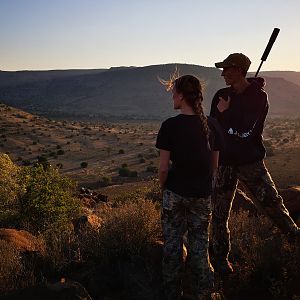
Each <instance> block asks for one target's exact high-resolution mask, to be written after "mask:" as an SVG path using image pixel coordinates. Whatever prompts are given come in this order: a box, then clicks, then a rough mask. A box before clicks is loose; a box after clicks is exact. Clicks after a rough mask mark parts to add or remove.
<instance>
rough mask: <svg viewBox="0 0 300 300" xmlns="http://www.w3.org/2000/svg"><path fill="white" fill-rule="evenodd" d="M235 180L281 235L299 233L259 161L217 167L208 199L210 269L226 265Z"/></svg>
mask: <svg viewBox="0 0 300 300" xmlns="http://www.w3.org/2000/svg"><path fill="white" fill-rule="evenodd" d="M238 180H240V181H241V183H242V185H243V187H245V188H246V189H247V190H248V192H250V194H251V196H252V197H251V199H252V201H253V203H254V205H255V206H256V208H257V209H258V210H260V211H261V212H262V213H264V214H265V215H266V216H268V217H269V218H270V219H271V221H273V223H274V224H275V225H277V227H278V228H279V229H280V230H281V231H282V232H283V233H288V234H291V235H296V234H299V228H298V227H297V225H296V224H295V223H294V221H293V220H292V218H291V217H290V216H289V212H288V210H287V209H286V207H285V206H284V204H283V200H282V197H281V196H280V195H279V194H278V191H277V189H276V187H275V184H274V182H273V180H272V178H271V176H270V174H269V172H268V170H267V168H266V167H265V164H264V162H263V161H259V162H256V163H253V164H247V165H243V166H220V167H219V169H218V174H217V178H216V183H215V189H214V193H213V196H212V210H213V213H212V241H213V251H214V267H215V268H216V269H218V267H220V266H221V265H222V264H224V263H225V264H226V263H227V259H228V254H229V251H230V231H229V228H228V219H229V216H230V210H231V205H232V200H233V198H234V195H235V191H236V187H237V183H238Z"/></svg>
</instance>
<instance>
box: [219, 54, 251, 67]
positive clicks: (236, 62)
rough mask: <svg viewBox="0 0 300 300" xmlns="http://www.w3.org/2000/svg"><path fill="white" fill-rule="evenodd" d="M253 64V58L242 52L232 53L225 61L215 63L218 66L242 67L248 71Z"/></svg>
mask: <svg viewBox="0 0 300 300" xmlns="http://www.w3.org/2000/svg"><path fill="white" fill-rule="evenodd" d="M250 65H251V60H250V59H249V58H248V57H247V56H246V55H244V54H242V53H232V54H230V55H229V56H228V57H226V58H225V59H224V60H223V61H221V62H217V63H215V66H216V67H217V68H228V67H240V68H242V69H243V70H245V71H248V69H249V67H250Z"/></svg>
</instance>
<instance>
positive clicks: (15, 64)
mask: <svg viewBox="0 0 300 300" xmlns="http://www.w3.org/2000/svg"><path fill="white" fill-rule="evenodd" d="M299 14H300V1H299V0H280V1H279V0H264V1H262V0H252V1H241V0H227V1H224V0H206V1H202V0H185V1H183V0H172V1H171V0H98V1H97V0H0V41H1V45H0V70H3V71H4V70H5V71H14V70H52V69H99V68H110V67H113V66H147V65H156V64H167V63H188V64H196V65H202V66H207V67H214V63H215V62H218V61H222V60H223V59H224V58H226V57H227V56H228V54H230V53H234V52H242V53H244V54H246V55H247V56H248V57H249V58H250V59H251V61H252V64H251V67H250V71H256V70H257V68H258V66H259V64H260V59H261V56H262V53H263V51H264V49H265V47H266V45H267V43H268V41H269V38H270V36H271V33H272V31H273V29H274V27H277V28H280V33H279V35H278V38H277V40H276V42H275V44H274V46H273V48H272V50H271V53H270V55H269V57H268V60H267V61H266V62H265V63H264V64H263V66H262V70H263V71H270V70H285V71H300V16H299Z"/></svg>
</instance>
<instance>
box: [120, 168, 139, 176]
mask: <svg viewBox="0 0 300 300" xmlns="http://www.w3.org/2000/svg"><path fill="white" fill-rule="evenodd" d="M137 175H138V174H137V171H131V170H129V169H128V168H127V167H122V168H120V169H119V176H121V177H137Z"/></svg>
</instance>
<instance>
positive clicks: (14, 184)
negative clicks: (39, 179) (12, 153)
mask: <svg viewBox="0 0 300 300" xmlns="http://www.w3.org/2000/svg"><path fill="white" fill-rule="evenodd" d="M0 170H1V172H0V215H2V217H3V214H6V213H8V212H9V210H10V211H11V210H13V209H14V208H15V206H16V205H17V198H18V195H19V193H20V192H21V187H20V185H19V183H18V174H19V171H20V168H19V167H18V166H16V165H15V164H14V163H13V162H12V161H11V159H10V158H9V156H8V155H7V154H3V153H0Z"/></svg>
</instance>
